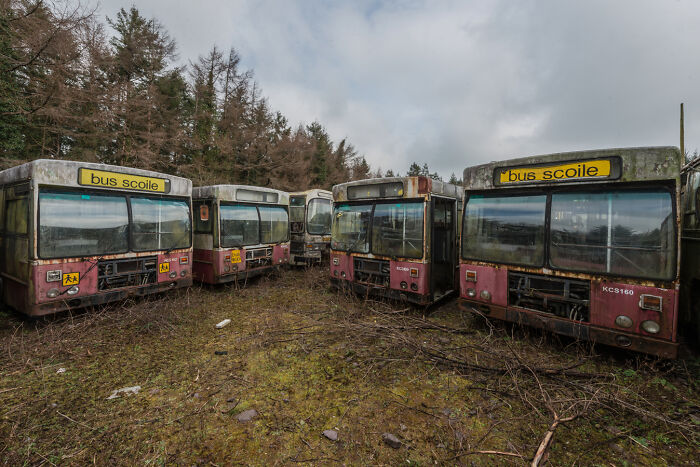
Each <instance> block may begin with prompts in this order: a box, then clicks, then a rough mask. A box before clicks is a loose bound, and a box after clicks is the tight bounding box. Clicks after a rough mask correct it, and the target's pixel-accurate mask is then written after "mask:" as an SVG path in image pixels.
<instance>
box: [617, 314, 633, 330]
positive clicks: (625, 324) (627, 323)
mask: <svg viewBox="0 0 700 467" xmlns="http://www.w3.org/2000/svg"><path fill="white" fill-rule="evenodd" d="M615 324H616V325H618V326H620V327H621V328H631V327H632V325H633V324H634V321H632V318H630V317H629V316H625V315H620V316H618V317H617V318H615Z"/></svg>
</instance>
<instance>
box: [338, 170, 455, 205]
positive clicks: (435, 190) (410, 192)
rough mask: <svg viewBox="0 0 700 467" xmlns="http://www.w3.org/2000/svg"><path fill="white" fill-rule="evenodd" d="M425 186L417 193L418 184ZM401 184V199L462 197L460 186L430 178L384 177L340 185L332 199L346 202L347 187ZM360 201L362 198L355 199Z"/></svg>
mask: <svg viewBox="0 0 700 467" xmlns="http://www.w3.org/2000/svg"><path fill="white" fill-rule="evenodd" d="M421 180H422V183H424V184H425V186H426V187H427V190H425V193H418V189H419V184H420V183H421ZM396 182H401V183H403V187H404V194H403V196H402V197H403V198H419V197H421V196H424V194H426V193H430V194H433V195H440V196H445V197H447V198H456V199H462V198H463V197H464V193H463V189H462V187H460V186H457V185H453V184H451V183H447V182H443V181H440V180H434V179H432V178H430V177H424V176H418V177H385V178H368V179H365V180H355V181H352V182H347V183H340V184H338V185H335V186H333V199H334V200H335V201H347V200H348V187H352V186H363V185H380V184H384V183H396ZM357 199H362V198H357Z"/></svg>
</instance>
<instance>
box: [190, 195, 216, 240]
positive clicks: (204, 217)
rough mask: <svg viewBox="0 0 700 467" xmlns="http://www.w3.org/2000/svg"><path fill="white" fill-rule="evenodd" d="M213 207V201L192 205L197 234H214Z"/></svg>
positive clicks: (198, 202) (195, 202) (197, 202)
mask: <svg viewBox="0 0 700 467" xmlns="http://www.w3.org/2000/svg"><path fill="white" fill-rule="evenodd" d="M212 205H213V203H212V202H211V201H194V202H193V203H192V208H193V211H194V231H195V233H201V234H211V233H213V227H214V213H213V207H212Z"/></svg>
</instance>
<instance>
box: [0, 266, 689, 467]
mask: <svg viewBox="0 0 700 467" xmlns="http://www.w3.org/2000/svg"><path fill="white" fill-rule="evenodd" d="M225 318H229V319H231V320H232V322H231V324H229V325H228V326H226V327H225V328H223V329H220V330H217V329H215V327H214V326H215V324H216V323H218V322H219V321H221V320H223V319H225ZM0 345H1V347H0V350H1V354H0V464H3V465H25V464H26V465H85V464H96V465H132V464H147V465H152V464H156V465H164V464H181V465H236V464H241V465H242V464H253V465H325V464H348V465H399V464H402V465H435V464H447V465H461V464H464V465H492V464H514V465H522V464H525V463H530V462H532V461H533V458H537V459H536V460H537V461H538V462H539V463H540V465H605V466H609V465H668V464H673V465H695V464H698V463H700V454H699V453H700V359H699V358H698V357H697V356H688V357H685V358H684V359H682V360H679V361H674V362H669V361H663V360H658V359H654V358H650V357H644V356H640V355H635V354H631V353H626V352H622V351H618V350H615V349H610V348H599V347H592V346H590V345H588V344H585V343H579V342H576V341H573V340H570V339H565V338H560V337H556V336H552V335H550V334H547V333H542V332H538V331H533V330H527V329H521V328H518V327H514V326H510V325H507V324H503V323H500V324H499V323H494V324H490V323H487V322H486V321H485V320H484V319H483V318H481V317H479V316H473V315H464V314H462V313H460V312H459V311H458V309H457V306H456V302H455V301H454V300H452V301H448V302H446V303H444V304H441V305H440V306H437V307H435V308H434V309H432V310H430V311H429V313H425V312H424V310H422V309H415V308H408V309H407V308H406V307H404V306H403V305H400V304H387V303H378V302H374V301H366V300H361V299H358V298H354V297H348V296H346V295H344V294H342V293H338V292H334V291H331V290H329V289H328V283H327V276H326V272H325V271H323V270H320V269H312V270H308V271H304V270H293V271H287V272H285V273H283V274H282V276H281V277H270V278H261V279H259V280H256V281H252V282H251V283H249V284H247V286H246V287H245V288H238V287H235V286H222V287H194V288H192V289H190V290H183V291H178V292H176V293H173V294H171V295H168V296H160V297H156V298H150V299H147V300H139V301H130V302H126V303H120V304H117V305H113V306H110V307H106V308H102V309H96V310H91V311H89V312H82V313H80V314H77V315H68V314H64V315H61V316H58V317H52V318H48V319H40V320H30V319H24V318H21V317H19V316H18V315H16V314H14V313H11V312H2V313H0ZM133 386H140V389H139V390H138V392H137V393H135V394H128V393H125V392H122V393H119V394H117V396H118V397H115V398H112V399H109V396H110V395H112V393H113V391H114V390H116V389H120V388H127V387H133ZM253 411H254V412H253ZM246 418H250V419H249V420H247V421H246V420H245V419H246ZM239 419H241V420H239ZM325 430H332V431H333V432H328V431H327V432H326V434H327V435H328V436H329V437H330V438H333V437H334V434H335V435H337V439H335V440H331V439H329V437H327V436H326V435H324V431H325ZM387 434H391V435H392V436H393V438H390V439H387V438H389V437H388V435H387Z"/></svg>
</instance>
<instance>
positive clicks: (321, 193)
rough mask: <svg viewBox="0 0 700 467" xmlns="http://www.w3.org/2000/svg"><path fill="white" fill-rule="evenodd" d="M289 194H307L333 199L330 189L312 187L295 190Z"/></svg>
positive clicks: (312, 196)
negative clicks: (304, 189)
mask: <svg viewBox="0 0 700 467" xmlns="http://www.w3.org/2000/svg"><path fill="white" fill-rule="evenodd" d="M289 196H307V197H309V198H328V199H333V193H332V192H330V191H328V190H321V189H320V188H312V189H311V190H306V191H295V192H292V193H289Z"/></svg>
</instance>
